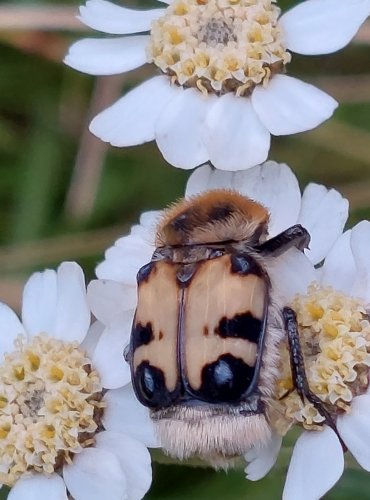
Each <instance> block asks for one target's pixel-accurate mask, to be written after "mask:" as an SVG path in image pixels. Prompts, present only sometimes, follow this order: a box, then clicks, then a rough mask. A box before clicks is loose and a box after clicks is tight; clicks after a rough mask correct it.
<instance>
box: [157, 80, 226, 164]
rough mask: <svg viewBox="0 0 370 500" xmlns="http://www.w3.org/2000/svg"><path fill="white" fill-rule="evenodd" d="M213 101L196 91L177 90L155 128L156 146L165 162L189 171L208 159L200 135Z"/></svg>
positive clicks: (212, 97) (212, 98)
mask: <svg viewBox="0 0 370 500" xmlns="http://www.w3.org/2000/svg"><path fill="white" fill-rule="evenodd" d="M216 100H217V98H216V97H215V96H212V95H209V96H206V97H205V96H203V95H202V94H201V93H200V92H199V91H198V90H196V89H186V90H182V89H178V94H177V96H176V97H175V98H174V99H172V100H171V101H170V102H169V103H168V104H167V106H166V107H165V108H164V109H163V113H161V116H160V118H159V121H158V124H157V126H156V128H155V138H156V141H157V144H158V147H159V149H160V151H161V153H162V154H163V156H164V158H165V160H166V161H168V163H170V164H171V165H173V166H175V167H178V168H184V169H190V168H194V167H197V166H198V165H200V164H202V163H204V162H206V161H207V160H208V152H207V150H206V148H205V146H204V144H203V141H202V134H203V129H204V120H205V116H206V113H207V111H208V109H209V107H210V106H211V105H212V103H213V102H215V101H216Z"/></svg>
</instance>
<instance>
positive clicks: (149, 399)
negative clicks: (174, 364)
mask: <svg viewBox="0 0 370 500" xmlns="http://www.w3.org/2000/svg"><path fill="white" fill-rule="evenodd" d="M133 382H134V388H135V391H136V394H137V397H138V399H139V400H140V402H141V403H142V404H144V405H145V406H148V407H149V408H159V407H164V406H169V405H170V404H172V402H173V401H172V400H173V398H172V396H171V393H170V392H169V391H168V389H167V387H166V377H165V374H164V373H163V371H162V370H161V369H160V368H157V367H155V366H152V365H151V364H150V363H149V361H147V360H146V361H142V362H141V363H140V365H139V366H138V367H137V368H136V370H135V374H134V379H133Z"/></svg>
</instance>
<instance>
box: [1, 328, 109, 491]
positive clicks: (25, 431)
mask: <svg viewBox="0 0 370 500" xmlns="http://www.w3.org/2000/svg"><path fill="white" fill-rule="evenodd" d="M101 398H102V386H101V384H100V380H99V377H98V375H97V373H96V372H94V371H92V370H91V362H90V360H89V359H88V358H86V356H85V354H84V353H83V352H82V351H81V350H80V349H79V348H78V346H77V344H75V343H66V342H62V341H61V340H57V339H53V338H50V337H48V336H46V335H40V336H36V337H34V338H33V340H32V341H31V342H30V343H26V342H25V341H24V339H23V338H18V339H17V340H16V342H15V350H14V351H13V352H11V353H9V354H6V355H5V356H4V361H3V363H2V364H1V365H0V465H1V466H0V483H4V484H7V485H9V486H12V485H13V484H14V483H15V482H16V481H17V479H18V478H19V477H20V476H21V475H23V474H24V473H26V472H30V471H36V472H42V473H46V474H51V473H53V472H54V471H55V470H58V469H59V468H60V467H61V466H62V465H63V463H64V462H70V461H71V458H72V457H73V455H74V454H75V453H79V452H80V451H82V449H83V448H84V447H86V446H91V445H92V444H93V443H94V435H95V433H96V431H97V429H98V426H99V423H100V417H101V412H102V408H103V403H102V402H101Z"/></svg>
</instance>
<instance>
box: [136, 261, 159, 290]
mask: <svg viewBox="0 0 370 500" xmlns="http://www.w3.org/2000/svg"><path fill="white" fill-rule="evenodd" d="M153 270H154V272H155V270H156V263H155V262H149V263H148V264H145V266H143V267H142V268H141V269H139V272H138V273H137V275H136V280H137V284H138V285H140V284H141V283H143V282H144V281H148V279H149V276H150V275H151V273H152V271H153Z"/></svg>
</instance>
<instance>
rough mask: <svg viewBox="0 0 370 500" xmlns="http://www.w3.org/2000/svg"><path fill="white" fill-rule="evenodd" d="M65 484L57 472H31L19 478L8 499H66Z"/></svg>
mask: <svg viewBox="0 0 370 500" xmlns="http://www.w3.org/2000/svg"><path fill="white" fill-rule="evenodd" d="M67 498H68V497H67V492H66V486H65V484H64V481H63V479H62V478H61V477H60V476H58V474H52V475H51V476H45V475H43V474H33V475H32V476H27V477H22V478H21V479H19V480H18V481H17V482H16V483H15V485H14V486H13V487H12V489H11V490H10V492H9V495H8V500H67Z"/></svg>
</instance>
